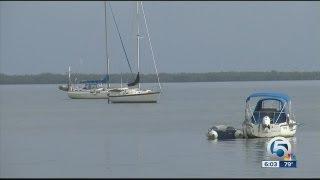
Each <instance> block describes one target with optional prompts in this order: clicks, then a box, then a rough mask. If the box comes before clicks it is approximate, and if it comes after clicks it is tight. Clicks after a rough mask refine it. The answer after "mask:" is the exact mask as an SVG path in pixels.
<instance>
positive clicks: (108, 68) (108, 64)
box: [104, 1, 110, 89]
mask: <svg viewBox="0 0 320 180" xmlns="http://www.w3.org/2000/svg"><path fill="white" fill-rule="evenodd" d="M104 20H105V21H104V27H105V31H106V58H107V75H108V85H107V87H108V89H109V88H110V62H109V53H108V30H107V2H106V1H104Z"/></svg>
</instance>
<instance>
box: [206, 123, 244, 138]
mask: <svg viewBox="0 0 320 180" xmlns="http://www.w3.org/2000/svg"><path fill="white" fill-rule="evenodd" d="M207 137H208V139H218V140H224V139H236V138H243V137H244V136H243V133H242V130H240V129H236V128H234V127H232V126H225V125H218V126H213V127H211V128H210V129H208V133H207Z"/></svg>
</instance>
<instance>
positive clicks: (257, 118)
mask: <svg viewBox="0 0 320 180" xmlns="http://www.w3.org/2000/svg"><path fill="white" fill-rule="evenodd" d="M284 108H285V104H284V103H283V102H282V101H280V100H278V99H270V98H268V99H260V100H259V101H258V102H257V104H256V107H255V110H254V112H253V115H252V117H251V119H252V122H253V123H255V124H260V123H262V119H263V118H264V117H265V116H268V117H269V118H270V120H271V123H283V122H286V111H285V109H284Z"/></svg>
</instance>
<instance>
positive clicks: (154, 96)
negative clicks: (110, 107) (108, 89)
mask: <svg viewBox="0 0 320 180" xmlns="http://www.w3.org/2000/svg"><path fill="white" fill-rule="evenodd" d="M159 94H160V92H148V93H139V94H124V95H109V100H110V102H112V103H156V102H157V100H158V96H159Z"/></svg>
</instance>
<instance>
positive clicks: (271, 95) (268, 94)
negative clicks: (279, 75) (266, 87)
mask: <svg viewBox="0 0 320 180" xmlns="http://www.w3.org/2000/svg"><path fill="white" fill-rule="evenodd" d="M253 97H266V98H272V99H275V100H279V101H281V102H289V101H291V98H290V97H289V96H288V95H286V94H283V93H278V92H259V93H253V94H251V95H250V96H248V97H247V99H246V102H248V101H249V100H250V98H253Z"/></svg>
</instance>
